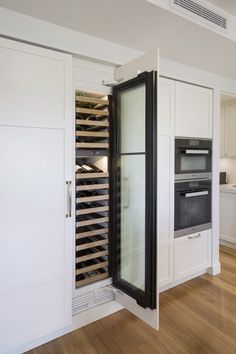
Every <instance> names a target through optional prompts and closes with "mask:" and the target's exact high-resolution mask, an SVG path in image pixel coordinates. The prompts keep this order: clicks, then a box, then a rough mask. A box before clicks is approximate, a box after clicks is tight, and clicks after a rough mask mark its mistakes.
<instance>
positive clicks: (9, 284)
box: [0, 39, 73, 353]
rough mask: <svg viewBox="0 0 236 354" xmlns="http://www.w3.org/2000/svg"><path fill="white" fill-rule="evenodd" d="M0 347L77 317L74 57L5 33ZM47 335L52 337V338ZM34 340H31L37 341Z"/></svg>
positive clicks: (19, 344) (0, 50) (0, 47)
mask: <svg viewBox="0 0 236 354" xmlns="http://www.w3.org/2000/svg"><path fill="white" fill-rule="evenodd" d="M0 62H1V66H0V77H1V80H0V91H1V103H0V164H1V173H0V196H1V197H0V353H5V352H8V351H14V352H22V351H23V350H22V349H20V348H23V346H24V345H26V343H28V342H33V341H37V340H39V338H40V337H45V338H46V337H47V336H48V335H50V334H51V333H52V332H54V331H56V330H59V329H61V328H63V327H65V326H67V325H69V324H70V323H71V320H72V315H71V307H72V306H71V305H72V304H71V302H72V245H73V244H72V235H73V228H72V218H69V217H68V218H66V217H65V215H66V213H67V208H68V205H67V201H68V202H69V199H68V198H67V194H66V192H67V188H66V184H65V181H66V180H67V179H68V180H71V177H72V170H71V168H70V166H72V162H71V159H72V156H71V157H70V155H72V153H71V152H72V149H71V146H72V140H71V139H72V138H71V137H72V122H71V119H72V118H71V117H72V114H71V103H72V97H71V95H72V90H71V57H70V56H69V55H65V54H62V53H56V52H53V51H49V50H45V49H42V48H35V47H33V46H30V45H26V44H22V43H16V42H14V41H9V40H5V39H0ZM45 340H46V339H45ZM33 345H34V344H32V346H33Z"/></svg>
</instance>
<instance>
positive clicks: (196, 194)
mask: <svg viewBox="0 0 236 354" xmlns="http://www.w3.org/2000/svg"><path fill="white" fill-rule="evenodd" d="M208 194H209V192H208V191H203V192H193V193H186V194H185V197H186V198H192V197H200V196H201V195H208Z"/></svg>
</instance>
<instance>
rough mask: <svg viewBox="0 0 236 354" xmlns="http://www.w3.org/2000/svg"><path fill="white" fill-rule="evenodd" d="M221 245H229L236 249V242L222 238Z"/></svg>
mask: <svg viewBox="0 0 236 354" xmlns="http://www.w3.org/2000/svg"><path fill="white" fill-rule="evenodd" d="M220 245H222V246H226V247H229V248H233V249H236V243H234V242H229V241H225V240H220Z"/></svg>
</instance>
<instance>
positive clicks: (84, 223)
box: [75, 93, 110, 287]
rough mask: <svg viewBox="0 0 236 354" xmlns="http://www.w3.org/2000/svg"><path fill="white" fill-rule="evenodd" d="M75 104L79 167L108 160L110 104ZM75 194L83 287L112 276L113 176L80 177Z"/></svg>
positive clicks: (85, 99)
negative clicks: (99, 159)
mask: <svg viewBox="0 0 236 354" xmlns="http://www.w3.org/2000/svg"><path fill="white" fill-rule="evenodd" d="M75 101H76V109H75V111H76V120H75V140H76V141H75V147H76V149H78V154H76V156H80V157H77V158H76V159H77V160H76V161H77V162H76V164H79V165H80V166H82V165H83V164H86V163H88V162H89V160H88V159H89V156H98V155H99V154H100V156H101V155H102V156H108V149H109V115H110V113H109V100H108V99H106V98H105V97H104V96H102V95H101V97H98V96H97V95H96V97H93V96H92V95H89V94H86V93H85V94H84V93H77V94H76V99H75ZM80 149H81V151H82V153H81V152H80V153H79V151H80ZM105 152H106V153H105ZM82 156H83V157H82ZM86 156H87V157H86ZM85 159H86V160H85ZM80 161H81V163H80ZM93 161H94V160H93ZM95 165H96V163H95ZM75 191H76V225H75V226H76V235H75V239H76V245H75V252H76V257H75V259H76V269H75V276H76V281H75V282H76V287H80V286H85V285H88V284H92V283H94V282H96V281H99V280H102V279H106V278H107V277H108V276H109V274H108V267H109V260H108V250H109V247H108V246H109V228H108V225H109V204H108V203H109V172H102V171H99V170H97V169H94V171H93V172H86V171H85V172H82V173H77V174H76V188H75Z"/></svg>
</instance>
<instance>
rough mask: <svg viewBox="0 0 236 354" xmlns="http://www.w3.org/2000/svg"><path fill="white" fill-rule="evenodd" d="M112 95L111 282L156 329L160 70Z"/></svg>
mask: <svg viewBox="0 0 236 354" xmlns="http://www.w3.org/2000/svg"><path fill="white" fill-rule="evenodd" d="M113 94H114V117H113V136H114V139H113V149H112V150H113V153H112V158H111V163H112V171H113V179H112V182H113V193H112V199H111V208H112V225H111V227H112V236H113V242H112V246H113V249H112V254H113V264H112V273H113V285H114V286H115V287H116V288H117V289H119V291H118V292H117V298H118V301H119V302H121V303H122V305H125V307H127V308H128V309H130V308H129V306H126V305H127V302H126V301H125V300H124V299H127V296H128V297H129V299H132V306H131V307H132V309H133V308H135V307H136V308H137V309H138V314H140V313H141V315H139V317H140V318H142V319H144V320H145V321H146V322H148V323H149V324H151V325H152V326H153V327H154V328H157V322H158V318H157V314H156V311H155V309H156V308H157V300H158V299H157V288H156V283H157V279H156V275H157V267H156V264H157V262H156V253H157V243H156V185H157V184H156V145H157V142H156V139H157V133H156V129H157V128H156V125H157V109H156V98H157V72H156V71H150V72H144V73H141V74H140V75H138V76H137V77H136V78H133V79H130V80H128V81H126V82H124V83H122V84H119V85H117V86H115V88H114V92H113ZM132 312H134V313H135V314H137V311H136V312H135V311H132Z"/></svg>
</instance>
